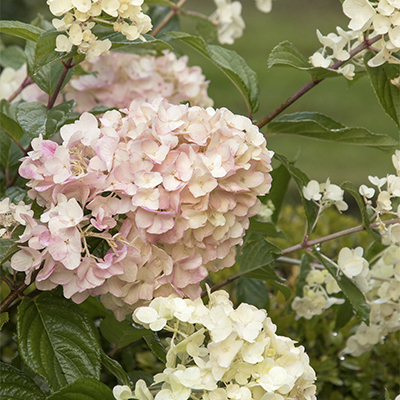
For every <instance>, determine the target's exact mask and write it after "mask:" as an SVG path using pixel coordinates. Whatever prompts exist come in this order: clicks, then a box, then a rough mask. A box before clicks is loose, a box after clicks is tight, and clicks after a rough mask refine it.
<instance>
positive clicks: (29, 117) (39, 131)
mask: <svg viewBox="0 0 400 400" xmlns="http://www.w3.org/2000/svg"><path fill="white" fill-rule="evenodd" d="M47 111H48V109H47V107H46V106H45V105H44V104H42V103H37V102H32V103H25V102H23V103H20V104H19V105H18V109H17V120H18V122H19V124H20V125H21V126H22V129H23V130H24V131H25V132H26V133H27V134H28V135H29V136H30V137H31V138H32V139H34V138H36V137H38V136H39V135H43V136H44V135H45V134H46V121H47Z"/></svg>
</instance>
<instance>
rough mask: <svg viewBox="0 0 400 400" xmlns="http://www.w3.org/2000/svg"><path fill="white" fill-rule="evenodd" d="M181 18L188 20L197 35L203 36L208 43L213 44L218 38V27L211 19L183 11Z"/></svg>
mask: <svg viewBox="0 0 400 400" xmlns="http://www.w3.org/2000/svg"><path fill="white" fill-rule="evenodd" d="M179 16H180V17H181V18H186V19H187V20H188V21H189V23H190V25H191V26H193V27H194V30H195V32H196V35H199V36H201V37H202V38H203V39H204V40H205V41H206V42H212V41H213V40H214V39H215V38H216V37H217V26H216V25H215V24H213V23H212V22H211V21H210V20H209V18H207V17H206V16H203V15H201V14H194V13H189V12H185V11H183V10H181V12H180V13H179Z"/></svg>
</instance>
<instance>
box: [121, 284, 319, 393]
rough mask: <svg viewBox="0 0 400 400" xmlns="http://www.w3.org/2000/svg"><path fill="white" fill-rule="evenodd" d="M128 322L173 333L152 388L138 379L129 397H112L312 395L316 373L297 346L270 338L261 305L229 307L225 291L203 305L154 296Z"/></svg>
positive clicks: (272, 335)
mask: <svg viewBox="0 0 400 400" xmlns="http://www.w3.org/2000/svg"><path fill="white" fill-rule="evenodd" d="M133 320H134V321H135V322H136V323H138V324H140V325H143V326H144V327H146V328H149V329H151V330H153V331H156V332H157V331H160V330H162V329H163V330H165V331H168V332H171V333H172V337H171V338H170V340H169V346H168V352H167V363H166V368H165V370H164V371H163V372H162V373H160V374H158V375H156V376H155V377H154V381H155V386H154V388H153V386H151V387H150V388H147V387H146V386H145V384H144V382H143V381H139V382H138V383H137V384H136V389H135V393H134V394H133V393H130V394H129V392H128V390H130V389H129V388H128V387H126V386H125V387H121V386H117V387H115V388H114V395H115V397H116V398H117V399H128V398H130V397H128V396H129V395H130V396H135V398H137V399H139V400H145V399H146V400H152V399H153V398H154V399H155V400H165V399H175V400H186V399H189V398H197V399H203V400H214V399H225V400H228V399H244V400H250V399H254V400H261V399H264V400H265V399H271V400H284V399H298V400H313V399H315V398H316V397H315V390H316V387H315V385H314V381H315V372H314V370H313V369H312V368H311V367H310V365H309V358H308V356H307V354H306V353H305V351H304V347H303V346H299V347H296V346H295V342H294V341H293V340H291V339H290V338H288V337H284V336H279V335H277V334H276V326H275V325H274V324H273V323H272V321H271V319H270V318H269V317H268V316H267V313H266V311H265V310H259V309H257V308H256V307H254V306H251V305H249V304H246V303H242V304H240V306H239V307H238V308H236V309H234V308H233V304H232V302H231V301H230V300H229V294H228V293H227V292H225V291H218V292H215V293H213V294H211V295H210V301H209V303H208V305H207V306H205V305H204V304H203V302H202V300H201V299H197V300H195V301H192V300H188V299H185V300H183V299H180V298H177V297H176V295H172V296H169V297H159V298H156V299H154V300H153V301H152V302H151V303H150V304H149V306H148V307H139V308H137V309H136V310H135V311H134V313H133ZM160 384H162V385H161V387H160ZM149 389H150V390H151V391H150V390H149ZM151 392H153V393H151ZM153 394H154V395H155V397H153Z"/></svg>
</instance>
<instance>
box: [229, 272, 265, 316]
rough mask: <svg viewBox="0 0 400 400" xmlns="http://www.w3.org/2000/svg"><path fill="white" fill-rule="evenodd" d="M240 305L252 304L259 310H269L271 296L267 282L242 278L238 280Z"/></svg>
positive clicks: (237, 293) (237, 292)
mask: <svg viewBox="0 0 400 400" xmlns="http://www.w3.org/2000/svg"><path fill="white" fill-rule="evenodd" d="M236 297H237V302H238V304H240V303H247V304H252V305H253V306H255V307H257V308H265V309H266V310H268V308H269V294H268V288H267V287H266V285H265V282H263V281H261V280H259V279H252V278H245V277H240V278H239V279H237V280H236Z"/></svg>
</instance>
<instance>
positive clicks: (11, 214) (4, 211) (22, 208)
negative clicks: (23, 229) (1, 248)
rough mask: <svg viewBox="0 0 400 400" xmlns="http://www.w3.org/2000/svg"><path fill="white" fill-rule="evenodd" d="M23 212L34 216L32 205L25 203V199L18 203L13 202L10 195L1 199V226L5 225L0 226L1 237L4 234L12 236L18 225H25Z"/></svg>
mask: <svg viewBox="0 0 400 400" xmlns="http://www.w3.org/2000/svg"><path fill="white" fill-rule="evenodd" d="M21 214H25V215H29V216H31V217H33V211H32V210H31V205H30V204H25V203H24V202H23V201H20V202H19V203H18V204H14V203H11V202H10V199H9V198H8V197H6V198H5V199H3V200H2V201H0V227H3V228H0V238H1V237H3V236H4V237H8V238H11V236H12V233H13V231H14V229H15V228H16V227H17V226H18V225H25V220H24V219H23V218H22V216H21ZM11 227H13V228H12V229H11ZM10 229H11V230H10Z"/></svg>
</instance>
